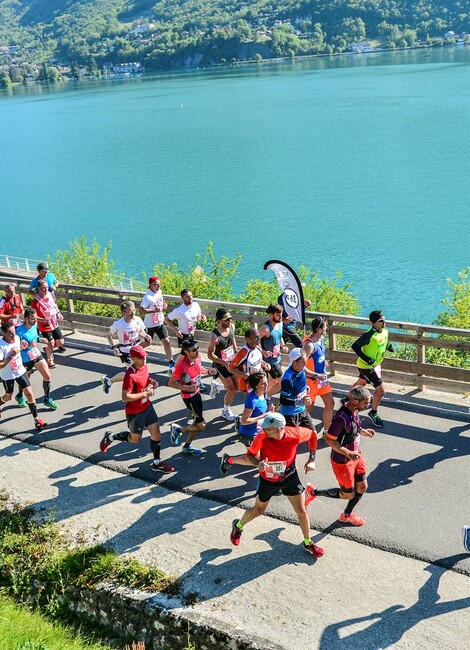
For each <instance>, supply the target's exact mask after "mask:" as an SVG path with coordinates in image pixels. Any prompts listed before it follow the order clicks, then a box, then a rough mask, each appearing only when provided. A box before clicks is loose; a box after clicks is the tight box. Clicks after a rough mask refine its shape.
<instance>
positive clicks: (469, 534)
mask: <svg viewBox="0 0 470 650" xmlns="http://www.w3.org/2000/svg"><path fill="white" fill-rule="evenodd" d="M462 539H463V547H464V549H465V550H466V551H467V553H470V526H464V527H463V528H462Z"/></svg>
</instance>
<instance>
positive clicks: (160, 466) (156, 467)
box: [151, 463, 175, 474]
mask: <svg viewBox="0 0 470 650" xmlns="http://www.w3.org/2000/svg"><path fill="white" fill-rule="evenodd" d="M151 468H152V471H153V472H161V473H162V474H171V473H172V472H174V471H175V468H174V467H172V466H171V465H167V464H166V463H152V465H151Z"/></svg>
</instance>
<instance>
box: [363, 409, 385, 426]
mask: <svg viewBox="0 0 470 650" xmlns="http://www.w3.org/2000/svg"><path fill="white" fill-rule="evenodd" d="M367 415H368V416H369V417H370V419H371V420H372V422H373V423H374V424H375V426H376V427H377V428H378V429H380V428H381V427H383V425H384V423H383V422H382V418H381V417H380V415H379V414H378V413H377V411H376V412H375V413H374V412H373V411H369V413H368V414H367Z"/></svg>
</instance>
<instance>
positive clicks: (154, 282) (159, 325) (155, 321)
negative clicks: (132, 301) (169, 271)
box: [140, 275, 175, 375]
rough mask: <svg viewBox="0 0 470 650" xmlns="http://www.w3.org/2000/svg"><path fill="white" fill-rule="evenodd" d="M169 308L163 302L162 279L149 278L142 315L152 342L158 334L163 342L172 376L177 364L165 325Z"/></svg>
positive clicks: (141, 308) (143, 299) (141, 305)
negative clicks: (165, 312)
mask: <svg viewBox="0 0 470 650" xmlns="http://www.w3.org/2000/svg"><path fill="white" fill-rule="evenodd" d="M167 308H168V305H167V304H166V302H165V301H164V300H163V294H162V291H161V289H160V278H158V277H157V276H156V275H152V277H151V278H149V288H148V291H147V292H146V294H145V295H144V297H143V298H142V302H141V303H140V313H141V314H142V315H144V314H145V317H144V325H145V328H146V330H147V333H148V335H149V336H150V338H151V340H152V341H153V336H154V334H156V335H157V336H158V338H159V339H160V341H161V342H162V345H163V349H164V350H165V354H166V358H167V360H168V372H169V374H170V375H171V373H172V372H173V368H174V367H175V362H174V361H173V353H172V351H171V344H170V337H169V336H168V330H167V328H166V325H165V314H164V311H165V310H166V309H167Z"/></svg>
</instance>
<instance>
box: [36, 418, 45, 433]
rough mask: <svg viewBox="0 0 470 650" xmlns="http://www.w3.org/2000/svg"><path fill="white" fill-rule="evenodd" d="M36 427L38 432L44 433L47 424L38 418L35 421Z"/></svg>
mask: <svg viewBox="0 0 470 650" xmlns="http://www.w3.org/2000/svg"><path fill="white" fill-rule="evenodd" d="M34 426H35V427H36V431H42V430H43V429H44V427H47V422H44V420H40V419H39V418H36V419H35V420H34Z"/></svg>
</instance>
